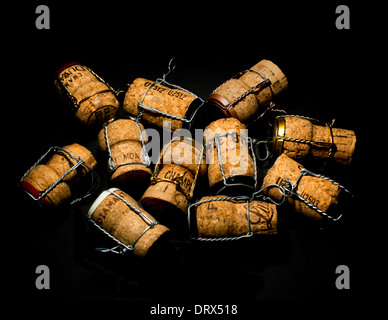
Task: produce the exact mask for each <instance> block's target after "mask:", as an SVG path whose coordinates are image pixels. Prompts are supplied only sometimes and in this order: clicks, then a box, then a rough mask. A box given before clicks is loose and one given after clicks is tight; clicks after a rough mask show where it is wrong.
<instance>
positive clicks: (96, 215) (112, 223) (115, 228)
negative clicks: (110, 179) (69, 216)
mask: <svg viewBox="0 0 388 320" xmlns="http://www.w3.org/2000/svg"><path fill="white" fill-rule="evenodd" d="M116 194H117V195H118V196H119V197H117V196H116ZM120 197H121V198H123V199H124V200H125V201H127V202H128V203H129V204H131V205H132V206H133V207H135V208H136V209H137V210H139V211H140V212H141V214H139V212H136V210H134V209H133V208H131V207H130V206H129V205H128V204H127V203H125V201H123V200H122V199H121V198H120ZM88 216H89V217H90V218H91V219H93V220H94V222H95V223H96V224H97V225H99V226H100V227H101V228H103V229H104V230H105V231H106V232H108V233H109V234H111V235H112V236H113V237H115V238H116V239H117V240H119V241H120V242H121V243H123V244H125V245H127V246H133V252H134V254H135V255H137V256H141V257H143V256H145V255H146V254H147V252H148V251H149V249H150V248H151V247H152V246H153V245H154V243H155V242H156V241H157V240H158V239H159V238H160V237H161V236H162V235H163V234H164V233H166V232H167V231H169V229H168V228H166V227H165V226H163V225H161V224H154V223H155V222H156V220H155V219H154V218H153V217H152V216H151V215H150V214H149V213H148V212H146V211H145V210H144V209H142V208H140V207H139V205H138V204H137V202H136V201H135V200H134V199H133V198H132V197H130V196H129V195H128V194H126V193H125V192H123V191H121V190H119V189H117V188H111V189H109V190H105V191H103V192H102V193H101V194H100V196H99V197H98V198H97V199H96V200H95V202H94V203H93V204H92V205H91V207H90V209H89V211H88ZM151 224H154V225H152V226H151V227H150V225H151Z"/></svg>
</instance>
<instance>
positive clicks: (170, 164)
mask: <svg viewBox="0 0 388 320" xmlns="http://www.w3.org/2000/svg"><path fill="white" fill-rule="evenodd" d="M206 169H207V166H206V159H205V156H204V153H203V148H202V145H199V144H198V142H196V141H195V140H193V139H190V138H185V137H180V138H177V139H176V140H172V141H171V142H170V143H168V144H167V145H166V146H165V147H164V148H163V150H162V152H161V156H160V160H159V161H158V163H157V165H156V167H155V171H154V174H153V177H152V179H151V185H150V186H149V187H148V189H147V190H146V192H145V193H144V194H143V197H142V198H141V200H140V202H141V204H142V205H143V206H144V208H146V209H147V210H149V211H151V212H158V213H161V212H164V211H170V212H172V211H176V210H175V209H178V210H179V211H181V212H184V213H187V209H188V204H189V202H188V201H189V199H191V197H192V196H193V192H194V188H195V185H196V182H197V180H198V179H200V178H201V177H202V176H204V175H205V173H206Z"/></svg>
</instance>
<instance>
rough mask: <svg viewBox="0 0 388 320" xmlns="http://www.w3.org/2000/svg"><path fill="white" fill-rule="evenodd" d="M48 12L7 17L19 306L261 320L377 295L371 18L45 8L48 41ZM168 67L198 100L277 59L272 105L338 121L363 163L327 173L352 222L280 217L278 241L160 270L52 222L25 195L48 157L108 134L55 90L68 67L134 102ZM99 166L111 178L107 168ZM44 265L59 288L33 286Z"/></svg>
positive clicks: (158, 5) (105, 6) (278, 8)
mask: <svg viewBox="0 0 388 320" xmlns="http://www.w3.org/2000/svg"><path fill="white" fill-rule="evenodd" d="M38 4H40V3H38V2H35V1H31V3H29V4H27V5H23V6H20V8H18V7H16V6H15V7H14V8H11V9H10V10H8V15H9V16H10V17H11V19H12V21H13V24H14V25H17V28H13V29H12V30H11V32H10V33H9V34H8V35H7V36H6V43H7V48H8V49H9V50H6V51H7V53H9V54H10V56H9V58H7V60H6V61H5V62H4V64H5V69H6V70H7V71H9V73H8V72H7V73H8V74H7V80H8V83H7V90H9V93H10V94H9V95H8V98H9V101H7V99H6V101H5V103H4V106H3V111H4V112H5V113H4V116H3V119H4V121H12V123H13V126H12V129H11V132H10V131H8V129H5V128H4V129H3V130H4V131H3V134H4V136H5V140H7V142H8V143H10V145H9V148H8V150H10V152H11V155H12V156H11V157H8V156H7V157H6V164H7V165H8V166H10V162H11V161H10V160H11V159H12V164H11V168H12V176H11V177H12V180H11V182H10V185H9V186H8V188H7V197H8V195H11V197H10V199H11V201H12V203H13V204H14V205H13V206H12V208H11V209H8V208H6V207H3V212H2V214H3V216H4V221H5V222H4V225H3V229H4V230H5V231H6V232H5V233H4V235H5V238H6V239H5V241H7V242H6V243H7V245H6V247H7V250H6V252H7V258H6V260H4V263H3V265H4V266H5V268H6V270H7V271H6V274H9V276H7V277H6V278H7V279H8V280H9V282H10V289H9V290H11V291H10V293H11V294H10V296H11V297H13V298H17V299H25V300H28V301H30V300H33V301H36V302H37V303H46V302H47V301H52V300H53V301H60V300H63V299H74V300H100V299H102V300H125V303H126V305H127V306H131V307H132V308H138V309H139V310H140V312H141V313H142V314H148V312H149V308H150V307H151V306H154V305H156V304H157V303H162V304H164V305H166V306H177V305H183V304H187V305H194V304H195V303H197V304H199V303H214V302H219V303H228V302H229V303H234V304H239V305H241V309H240V310H241V312H243V311H244V310H249V311H250V312H258V311H257V310H256V306H257V305H258V302H257V300H277V299H282V300H283V299H284V300H311V301H312V302H318V303H321V301H324V300H338V301H341V302H343V301H352V300H353V299H362V301H363V300H364V299H366V298H368V297H370V296H371V295H372V294H374V293H375V292H374V291H373V290H375V289H374V288H371V287H370V285H376V284H377V283H379V281H380V280H376V276H375V275H376V274H377V279H380V278H379V271H377V270H378V269H377V268H378V266H379V265H380V263H378V252H379V244H380V242H379V241H377V238H376V239H375V237H374V236H373V234H378V232H377V231H376V229H375V225H376V224H377V225H378V224H379V216H380V215H382V214H383V212H381V211H380V210H379V209H377V208H375V207H374V205H373V203H374V202H375V201H374V200H377V199H381V200H383V199H382V198H380V197H379V196H378V195H377V194H376V193H373V192H372V191H373V190H374V188H372V187H371V186H373V183H374V180H372V179H370V176H371V175H372V176H373V170H374V169H376V167H375V166H371V165H370V162H369V160H370V158H371V157H370V154H371V151H370V150H373V145H372V143H373V141H374V140H375V139H373V138H372V136H373V134H372V133H373V132H376V130H377V127H378V126H379V125H378V123H380V121H381V119H379V117H376V116H374V117H373V121H376V122H377V125H376V124H375V123H376V122H372V117H370V114H371V113H373V112H374V113H375V114H377V115H378V114H379V109H378V107H379V106H378V105H377V104H378V103H377V101H376V95H377V91H378V90H377V88H376V86H375V85H377V84H378V83H377V82H378V81H376V78H375V77H374V75H373V74H374V72H376V71H378V66H379V62H378V57H377V55H376V51H375V50H374V49H372V45H373V44H374V43H375V42H376V41H378V40H375V39H376V38H373V37H372V33H371V31H370V30H371V29H372V30H374V31H375V32H378V31H380V29H379V28H378V27H377V26H376V25H375V24H374V22H373V21H372V20H367V18H368V17H369V16H370V14H371V10H372V9H370V8H368V7H367V6H362V5H361V4H354V3H353V2H348V1H345V2H344V3H341V2H335V1H333V2H328V1H319V2H314V3H312V2H311V3H297V2H287V4H283V3H280V2H276V3H274V2H273V3H272V2H263V1H256V2H239V3H226V2H220V3H218V2H217V3H215V2H211V3H210V2H209V3H203V4H202V3H187V4H186V3H183V2H180V3H165V2H144V3H140V4H139V3H135V2H128V3H127V4H125V5H123V4H119V3H116V2H112V1H109V2H105V3H90V4H88V5H86V4H82V5H80V4H79V3H71V2H66V3H64V2H61V4H58V3H55V4H54V3H51V2H46V3H45V4H46V5H48V6H49V8H50V30H37V29H36V28H35V19H36V17H37V16H38V15H37V14H35V8H36V6H37V5H38ZM339 4H347V5H348V6H349V8H350V14H351V16H350V18H351V21H350V30H338V29H336V27H335V20H336V18H337V15H336V13H335V9H336V7H337V6H338V5H339ZM367 27H368V29H367ZM371 27H372V28H371ZM373 28H374V29H373ZM373 34H374V35H375V33H373ZM172 57H176V58H177V59H176V61H177V67H176V69H175V71H174V73H173V74H172V75H171V77H170V78H169V80H171V82H173V83H176V84H179V85H180V86H183V87H185V88H187V89H189V90H190V91H192V92H195V93H196V94H197V95H199V96H200V97H202V98H206V97H207V96H208V95H209V94H210V93H211V92H212V91H213V90H214V88H215V87H217V86H218V85H219V84H221V83H222V82H224V81H225V80H227V79H229V78H230V77H231V76H233V75H234V74H236V73H237V72H238V71H240V70H243V69H246V68H249V67H251V66H253V65H254V64H256V63H257V62H258V61H260V60H261V59H264V58H265V59H269V60H272V61H273V62H275V63H276V64H277V65H278V66H279V67H280V68H281V69H282V70H283V71H284V73H285V74H286V76H287V78H288V81H289V87H288V89H287V90H286V92H284V93H283V94H282V95H281V97H279V99H278V100H277V107H279V108H282V109H285V110H286V111H287V112H288V113H289V114H301V115H306V116H310V117H316V118H318V119H321V120H325V121H330V120H331V119H333V118H336V127H340V128H346V129H352V130H354V131H355V132H356V135H357V145H356V153H355V156H354V161H353V163H352V164H351V165H350V166H348V167H336V166H334V167H329V168H327V170H328V171H329V172H327V171H326V172H325V173H327V174H330V175H331V177H334V178H336V179H338V180H339V181H341V182H343V183H344V184H345V185H346V186H348V187H349V189H351V190H352V191H353V193H354V195H355V198H354V201H353V202H352V203H351V204H349V207H348V208H347V210H346V215H345V216H344V218H343V219H342V221H340V222H339V223H337V224H335V225H328V226H324V227H322V226H321V225H316V224H314V223H311V222H309V221H306V220H305V219H303V218H301V217H298V216H296V215H294V214H292V213H290V212H289V211H287V210H283V211H280V216H279V230H278V231H279V232H278V235H276V236H273V237H258V238H255V239H250V240H249V241H241V242H234V243H226V244H210V245H209V244H206V245H203V244H200V245H198V244H190V243H189V242H187V241H182V240H180V239H179V237H178V240H174V241H173V242H172V243H171V244H170V247H169V249H168V250H167V251H168V252H167V253H166V254H165V255H163V256H162V257H160V256H158V255H156V256H155V257H151V258H149V259H148V258H147V259H138V258H136V257H131V256H125V257H122V256H115V255H113V254H107V255H102V254H97V253H95V252H94V250H93V249H94V247H95V246H96V245H95V243H93V241H94V240H96V241H97V242H98V241H102V242H103V240H101V239H100V238H99V237H98V236H97V235H95V232H94V231H93V230H90V226H88V225H87V224H86V223H85V221H84V219H83V217H82V213H81V212H80V211H79V210H78V209H77V208H68V207H66V208H64V209H59V210H56V211H50V210H41V209H40V208H38V207H37V206H35V204H34V203H32V201H31V200H30V199H27V198H26V197H25V196H24V195H23V194H22V193H21V192H20V190H18V189H17V188H16V184H17V182H18V180H19V179H20V178H21V177H22V175H23V174H24V172H25V171H26V170H27V169H28V168H29V167H30V166H31V165H32V164H33V163H34V162H35V161H36V160H37V159H38V158H39V157H40V156H41V155H42V154H43V153H44V152H45V151H46V150H47V149H48V148H49V147H50V146H53V145H58V146H63V145H66V144H70V143H73V142H78V143H81V144H90V143H91V144H93V142H94V141H95V139H96V133H97V131H96V130H93V129H90V128H87V127H85V126H82V125H81V124H79V123H78V122H77V120H76V119H75V117H74V116H73V115H72V114H71V112H70V111H69V110H68V109H67V105H66V103H65V102H64V101H63V100H62V99H61V98H60V97H59V96H58V94H57V92H56V91H55V88H54V87H53V77H54V74H55V71H56V69H57V68H59V67H60V66H62V65H63V64H65V63H67V62H70V61H80V62H82V63H84V64H85V65H87V66H89V67H90V68H91V69H92V70H94V71H96V72H97V74H99V75H100V76H101V77H102V78H104V79H105V80H106V81H107V82H109V84H111V85H112V86H113V87H114V88H124V89H125V88H126V84H129V83H131V82H132V81H133V80H134V79H135V78H137V77H144V78H148V79H156V78H157V77H160V76H162V74H163V73H164V72H166V71H167V65H168V62H169V60H170V59H171V58H172ZM122 98H123V95H122V96H121V97H120V100H122ZM376 110H377V111H376ZM5 124H6V123H5V122H4V125H5ZM264 126H266V127H267V126H268V123H267V122H266V121H261V122H258V123H257V124H256V127H255V128H253V129H252V131H251V129H250V134H251V136H255V135H256V134H257V135H258V134H259V133H262V130H261V129H260V127H261V128H262V127H264ZM251 132H252V133H251ZM257 138H260V136H257ZM380 151H381V150H380ZM99 157H100V158H98V159H97V160H98V161H99V165H98V168H99V170H100V172H104V170H105V158H104V156H103V155H99ZM377 163H378V162H376V165H377ZM10 170H11V169H10ZM376 176H378V178H377V179H378V180H380V175H379V174H376ZM371 190H372V191H371ZM376 192H377V191H376ZM7 203H8V202H7ZM372 230H373V232H372ZM91 239H93V241H91ZM97 242H96V243H97ZM41 264H43V265H47V266H48V267H49V268H50V280H51V283H50V289H49V290H37V289H36V287H35V279H36V277H37V275H36V274H35V268H36V267H37V266H38V265H41ZM341 264H344V265H347V266H348V267H349V268H350V290H338V289H336V287H335V279H336V277H337V276H338V275H336V274H335V269H336V267H337V266H338V265H341ZM7 282H8V281H7ZM333 305H337V303H333ZM244 308H245V309H244Z"/></svg>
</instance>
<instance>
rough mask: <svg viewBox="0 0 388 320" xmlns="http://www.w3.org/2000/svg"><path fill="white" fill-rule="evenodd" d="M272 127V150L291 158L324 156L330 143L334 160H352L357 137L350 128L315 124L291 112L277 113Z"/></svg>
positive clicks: (340, 161) (348, 161) (326, 156)
mask: <svg viewBox="0 0 388 320" xmlns="http://www.w3.org/2000/svg"><path fill="white" fill-rule="evenodd" d="M274 130H275V132H274V139H275V141H274V144H275V152H276V153H281V152H284V153H285V154H287V155H288V156H289V157H291V158H293V159H302V158H304V157H306V156H307V155H309V154H310V155H311V156H313V157H316V158H322V159H326V158H328V157H329V155H330V153H329V152H330V148H331V145H330V144H331V143H334V144H335V146H334V148H333V149H332V151H331V152H332V154H331V156H333V159H334V161H336V162H339V163H343V164H347V163H350V162H351V160H352V156H353V153H354V150H355V146H356V140H357V139H356V135H355V133H354V131H352V130H347V129H338V128H331V130H330V127H329V126H328V125H326V126H325V125H319V124H316V123H314V122H312V121H310V120H309V119H306V118H304V117H299V116H293V115H289V116H280V117H277V119H276V121H275V125H274ZM332 137H333V140H332ZM283 140H284V142H282V141H283ZM322 143H324V144H326V145H323V144H322Z"/></svg>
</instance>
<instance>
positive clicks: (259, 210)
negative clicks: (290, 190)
mask: <svg viewBox="0 0 388 320" xmlns="http://www.w3.org/2000/svg"><path fill="white" fill-rule="evenodd" d="M223 197H224V196H209V197H203V198H202V199H201V200H200V201H199V202H201V201H206V200H211V199H217V198H223ZM225 198H227V197H225ZM248 209H249V223H248ZM195 216H196V228H197V234H198V237H200V238H229V237H239V236H243V235H247V234H248V233H249V232H252V233H253V234H256V235H257V234H276V233H277V210H276V206H275V205H274V204H271V203H267V202H264V201H258V200H252V201H249V203H247V201H235V200H218V201H211V202H205V203H202V204H200V205H198V206H197V209H196V214H195ZM249 225H250V228H249Z"/></svg>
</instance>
